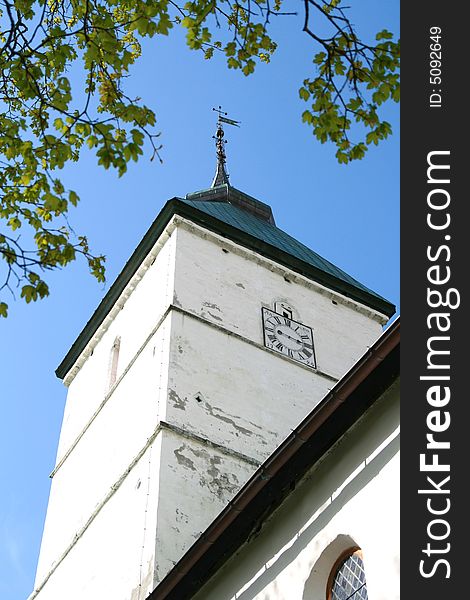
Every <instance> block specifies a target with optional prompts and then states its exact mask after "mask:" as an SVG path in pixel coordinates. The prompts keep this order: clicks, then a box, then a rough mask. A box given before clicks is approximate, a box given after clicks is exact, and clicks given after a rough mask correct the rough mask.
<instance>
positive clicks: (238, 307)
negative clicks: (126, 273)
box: [175, 219, 387, 378]
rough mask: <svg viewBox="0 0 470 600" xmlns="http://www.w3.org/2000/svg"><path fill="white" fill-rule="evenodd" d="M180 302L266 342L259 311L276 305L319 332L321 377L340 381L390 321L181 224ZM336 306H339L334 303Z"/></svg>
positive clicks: (316, 336)
mask: <svg viewBox="0 0 470 600" xmlns="http://www.w3.org/2000/svg"><path fill="white" fill-rule="evenodd" d="M179 221H180V223H181V225H180V226H179V227H178V242H177V254H176V273H175V304H176V305H177V306H179V307H182V308H184V309H186V310H188V311H190V312H194V313H195V314H197V315H199V316H201V317H203V318H204V319H207V320H208V321H212V322H213V323H215V324H217V325H221V326H223V327H225V328H227V329H228V330H229V331H232V332H235V333H237V334H239V335H240V336H242V337H245V338H246V339H249V340H251V341H253V342H257V343H259V344H263V332H262V324H261V307H262V306H265V307H269V308H273V302H274V301H276V300H284V301H287V303H288V304H290V305H291V306H292V307H293V308H294V311H295V312H294V319H295V320H298V321H301V322H302V323H305V324H306V325H308V326H310V327H312V329H313V330H314V343H315V353H316V358H317V366H318V369H319V370H320V371H323V372H325V373H326V374H328V375H330V376H332V377H335V378H339V377H340V376H342V375H343V374H344V373H345V372H346V371H347V370H348V369H349V368H350V367H351V365H352V364H354V362H356V360H357V359H358V358H359V357H360V356H362V354H363V353H364V352H365V351H366V350H367V348H368V347H369V346H370V345H371V344H372V343H373V342H374V341H375V340H376V339H377V338H378V337H379V336H380V334H381V333H382V325H383V324H384V323H385V321H386V320H387V319H384V318H383V315H382V316H380V315H378V314H377V313H375V312H374V311H372V310H371V309H366V308H365V307H363V306H361V305H359V304H358V303H355V302H353V301H351V300H349V299H346V298H344V297H343V296H341V295H340V294H337V293H334V292H332V291H331V290H328V291H327V290H326V289H325V288H322V287H321V286H319V285H317V284H315V283H313V282H311V281H309V280H308V279H306V278H305V277H302V276H300V275H296V274H295V273H294V272H292V271H290V270H289V269H287V268H283V267H280V266H279V265H276V263H274V262H272V261H269V260H267V259H264V258H263V257H260V256H259V255H257V254H256V253H255V252H252V251H250V250H247V249H244V248H241V247H239V246H237V245H235V244H234V243H232V242H230V241H229V240H226V239H224V238H222V237H221V236H218V235H216V234H212V233H210V232H208V231H206V230H204V229H202V228H201V227H198V226H196V225H194V224H192V223H189V222H187V221H184V220H182V219H179ZM333 302H335V303H333Z"/></svg>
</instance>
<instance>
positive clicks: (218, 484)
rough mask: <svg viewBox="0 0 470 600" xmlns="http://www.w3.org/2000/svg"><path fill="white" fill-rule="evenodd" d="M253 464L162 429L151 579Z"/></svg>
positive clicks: (160, 575) (182, 548)
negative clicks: (154, 547) (153, 571)
mask: <svg viewBox="0 0 470 600" xmlns="http://www.w3.org/2000/svg"><path fill="white" fill-rule="evenodd" d="M254 469H255V467H254V466H253V465H252V464H250V463H248V462H245V461H243V460H241V459H240V458H239V457H237V456H235V455H233V454H229V453H227V452H225V451H221V450H220V449H218V448H214V446H212V445H208V444H205V443H203V442H202V441H198V440H195V439H191V438H190V437H186V436H181V435H178V434H177V433H175V432H174V431H171V430H165V429H164V430H163V432H162V459H161V470H160V475H159V477H160V490H161V495H160V498H159V503H158V515H157V538H156V570H155V585H156V584H157V583H158V582H159V581H160V580H161V579H162V578H163V577H164V576H165V575H166V574H167V573H168V571H169V570H170V569H171V568H172V567H173V566H174V564H175V563H176V562H177V561H178V560H179V559H180V558H181V557H182V556H183V554H184V553H185V552H186V550H188V549H189V547H190V546H191V545H192V544H193V543H194V542H195V540H196V539H197V538H198V537H199V536H200V535H201V533H202V532H203V531H204V530H205V529H206V528H207V527H208V526H209V525H210V523H211V522H212V521H213V520H214V519H215V517H216V516H217V515H218V514H219V512H220V511H221V510H223V509H224V508H225V506H226V505H227V504H228V503H229V502H230V500H231V499H232V498H233V496H234V495H235V494H236V492H237V491H238V490H239V489H240V487H241V486H242V485H243V483H245V481H246V480H247V479H248V478H249V476H250V475H251V473H252V472H253V471H254Z"/></svg>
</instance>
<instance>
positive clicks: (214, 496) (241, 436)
mask: <svg viewBox="0 0 470 600" xmlns="http://www.w3.org/2000/svg"><path fill="white" fill-rule="evenodd" d="M224 120H225V122H229V121H228V120H227V119H224V117H220V116H219V123H218V128H217V149H218V152H217V155H218V164H217V170H216V175H215V177H214V181H213V183H212V186H211V187H210V188H209V189H206V190H203V191H199V192H196V193H192V194H188V195H187V196H186V197H185V198H173V199H171V200H169V201H168V202H167V203H166V204H165V206H164V207H163V209H162V211H161V212H160V214H159V215H158V216H157V218H156V220H155V221H154V223H153V224H152V226H151V227H150V229H149V230H148V232H147V233H146V234H145V236H144V238H143V239H142V241H141V242H140V244H139V245H138V247H137V248H136V250H135V252H134V253H133V255H132V256H131V258H130V259H129V260H128V262H127V263H126V265H125V266H124V269H123V270H122V272H121V273H120V275H119V276H118V278H117V279H116V281H115V282H114V284H113V285H112V286H111V288H110V289H109V291H108V293H107V294H106V296H105V297H104V298H103V300H102V302H101V303H100V305H99V306H98V308H97V309H96V311H95V312H94V314H93V315H92V316H91V318H90V320H89V321H88V323H87V324H86V325H85V327H84V329H83V330H82V332H81V333H80V335H79V336H78V338H77V340H76V341H75V343H74V344H73V346H72V347H71V349H70V350H69V352H68V353H67V355H66V356H65V358H64V360H63V361H62V363H61V364H60V366H59V367H58V369H57V375H58V377H60V378H61V379H63V381H64V384H65V385H66V386H67V387H68V395H67V402H66V407H65V414H64V419H63V425H62V430H61V434H60V442H59V447H58V452H57V461H56V466H55V468H54V471H53V473H52V486H51V493H50V499H49V506H48V511H47V517H46V523H45V529H44V535H43V541H42V546H41V552H40V557H39V564H38V568H37V575H36V582H35V589H34V591H33V592H32V594H31V595H30V599H29V600H33V599H34V598H37V599H38V600H59V599H60V600H62V599H64V598H67V600H84V599H86V600H111V599H112V600H144V599H145V598H146V597H147V596H148V594H149V593H150V592H151V591H152V590H153V589H154V587H155V586H156V584H157V583H158V582H159V581H161V579H162V578H163V577H164V576H165V575H166V574H167V573H168V571H169V570H170V569H171V568H172V566H173V565H174V564H175V563H176V562H177V561H178V560H179V559H180V558H181V557H182V555H183V554H184V553H185V552H186V551H187V550H188V548H189V547H190V546H191V545H192V543H193V542H194V541H195V540H196V539H197V538H198V537H199V536H200V535H201V533H202V532H203V531H204V530H205V529H206V527H207V526H208V525H209V524H210V523H211V521H212V520H213V519H214V518H215V517H216V516H217V514H218V513H219V512H220V511H221V510H222V509H223V508H224V507H225V506H226V505H227V504H228V503H229V502H230V500H231V499H232V498H233V496H234V495H235V494H236V492H237V491H238V490H239V489H240V487H241V486H242V485H243V484H244V483H245V482H246V481H247V480H248V478H249V477H250V475H251V474H252V473H253V472H254V471H255V470H256V468H257V467H258V466H259V465H260V464H261V463H262V462H263V461H264V460H265V459H266V458H267V457H268V456H269V455H270V454H271V453H272V452H273V451H274V450H275V448H276V447H277V446H278V445H279V444H280V443H281V442H282V440H283V439H284V438H285V437H286V436H287V435H288V434H289V433H290V431H291V430H292V429H293V428H294V427H295V426H297V425H298V423H299V422H300V421H301V420H302V419H303V418H304V417H305V415H306V414H307V413H309V412H310V411H311V410H312V408H313V407H314V406H315V405H316V404H317V403H318V402H319V401H320V400H321V399H322V397H323V396H324V395H325V394H326V393H327V391H328V389H330V388H331V387H333V385H334V383H335V382H336V381H337V380H338V379H339V378H340V377H341V375H342V374H343V373H345V371H347V370H348V368H349V367H350V366H351V365H352V364H353V363H354V362H355V361H356V360H357V359H358V358H359V357H360V356H361V355H362V354H363V353H364V351H365V350H366V349H367V348H368V347H369V346H370V345H371V344H372V343H373V342H374V341H375V340H376V339H377V338H378V337H379V335H380V334H381V331H382V326H383V325H384V324H385V323H386V322H387V320H388V318H389V317H390V316H391V315H392V314H393V312H394V307H393V306H392V305H391V304H390V303H389V302H387V301H386V300H384V299H383V298H381V297H380V296H378V295H377V294H375V293H374V292H372V291H371V290H369V289H367V288H366V287H365V286H363V285H361V284H360V283H359V282H357V281H356V280H354V279H353V278H352V277H350V276H349V275H347V274H346V273H344V272H343V271H342V270H340V269H339V268H337V267H335V266H334V265H332V264H331V263H330V262H328V261H327V260H325V259H323V258H322V257H320V256H319V255H318V254H316V253H315V252H313V251H312V250H310V249H309V248H307V247H305V246H304V245H303V244H301V243H300V242H298V241H296V240H295V239H293V238H292V237H291V236H289V235H288V234H287V233H285V232H283V231H282V230H281V229H279V228H278V227H276V225H275V222H274V217H273V214H272V211H271V208H270V207H269V206H268V205H267V204H264V203H263V202H260V201H259V200H257V199H255V198H253V197H251V196H249V195H248V194H246V193H244V192H241V191H239V190H238V189H236V188H234V187H233V186H232V185H231V184H230V183H229V179H228V176H227V172H226V168H225V152H224V132H223V128H222V123H223V122H224Z"/></svg>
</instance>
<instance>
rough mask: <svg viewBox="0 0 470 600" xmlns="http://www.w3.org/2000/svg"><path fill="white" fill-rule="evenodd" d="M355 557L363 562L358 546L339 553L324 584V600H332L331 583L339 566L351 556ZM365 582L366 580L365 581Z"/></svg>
mask: <svg viewBox="0 0 470 600" xmlns="http://www.w3.org/2000/svg"><path fill="white" fill-rule="evenodd" d="M354 554H355V555H357V556H359V557H360V559H361V560H362V561H364V557H363V554H362V550H361V548H360V547H359V546H350V547H349V548H347V549H346V550H344V551H343V552H341V554H340V555H339V556H338V558H337V559H336V560H335V562H334V564H333V566H332V568H331V571H330V574H329V576H328V581H327V584H326V595H325V597H326V600H332V591H333V583H334V580H335V577H336V574H337V573H338V571H339V569H340V567H341V565H342V564H343V563H344V562H345V561H346V560H347V559H348V558H349V557H350V556H353V555H354ZM366 581H367V580H366Z"/></svg>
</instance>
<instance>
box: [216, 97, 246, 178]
mask: <svg viewBox="0 0 470 600" xmlns="http://www.w3.org/2000/svg"><path fill="white" fill-rule="evenodd" d="M212 110H215V112H217V113H218V114H219V116H218V118H217V131H216V134H215V136H213V137H214V139H215V147H216V153H217V168H216V171H215V175H214V179H213V180H212V185H211V187H217V186H218V185H223V184H224V183H225V184H227V185H229V181H228V173H227V171H226V168H225V164H226V162H227V156H226V154H225V144H226V143H227V142H226V140H225V139H224V136H225V132H224V128H223V123H227V124H228V125H234V126H235V127H239V126H240V122H239V121H234V120H233V119H228V118H227V117H226V115H227V113H226V112H223V111H222V107H221V106H219V108H213V109H212Z"/></svg>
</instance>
